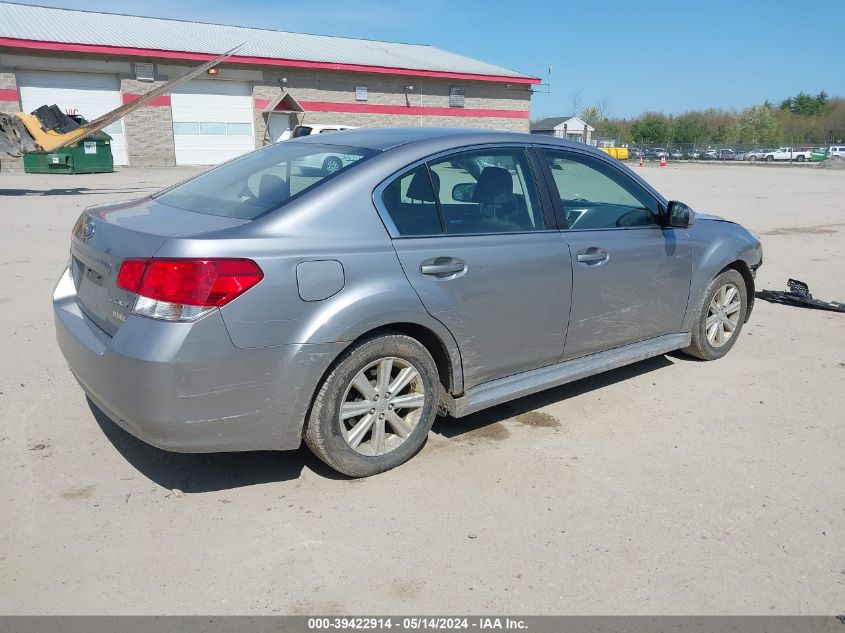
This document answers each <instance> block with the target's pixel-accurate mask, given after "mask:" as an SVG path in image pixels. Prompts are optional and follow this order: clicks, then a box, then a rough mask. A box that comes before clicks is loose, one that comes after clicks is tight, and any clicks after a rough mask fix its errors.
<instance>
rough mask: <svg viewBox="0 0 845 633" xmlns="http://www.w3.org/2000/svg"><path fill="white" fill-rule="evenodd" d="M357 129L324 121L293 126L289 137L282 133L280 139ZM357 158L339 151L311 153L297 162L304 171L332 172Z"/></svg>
mask: <svg viewBox="0 0 845 633" xmlns="http://www.w3.org/2000/svg"><path fill="white" fill-rule="evenodd" d="M354 129H357V128H356V127H355V126H352V125H339V124H334V123H326V124H316V123H315V124H314V125H297V126H296V127H295V128H293V131H292V133H291V135H290V137H288V138H285V136H284V134H283V135H282V138H281V139H280V141H283V140H289V139H292V138H302V137H305V136H312V135H315V134H329V133H331V132H340V131H342V130H354ZM355 160H357V158H356V157H355V156H351V155H347V154H341V153H334V154H329V155H325V156H323V155H317V154H313V155H310V156H307V157H305V159H304V160H302V161H300V162H299V164H298V168H299V169H300V170H301V171H302V172H303V173H304V172H315V171H321V172H323V173H325V174H333V173H334V172H336V171H339V170H340V169H342V168H343V167H344V166H346V165H349V164H351V163H353V162H355Z"/></svg>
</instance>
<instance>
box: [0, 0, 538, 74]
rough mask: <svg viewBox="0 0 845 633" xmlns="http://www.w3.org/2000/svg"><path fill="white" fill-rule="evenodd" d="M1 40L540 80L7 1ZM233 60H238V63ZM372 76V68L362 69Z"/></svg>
mask: <svg viewBox="0 0 845 633" xmlns="http://www.w3.org/2000/svg"><path fill="white" fill-rule="evenodd" d="M0 38H10V39H18V40H29V41H38V42H55V43H61V44H84V45H93V46H112V47H126V48H137V49H147V50H160V51H179V52H186V53H208V54H219V53H222V52H224V51H226V50H228V49H230V48H233V47H234V46H237V45H239V44H243V46H242V47H241V48H240V49H239V50H238V51H237V54H236V56H237V57H259V58H266V59H283V60H298V61H303V62H323V63H330V64H343V65H350V66H370V67H380V68H395V69H407V70H419V71H433V72H444V73H465V74H472V75H476V74H477V75H490V76H501V77H502V78H522V79H533V78H532V77H531V76H530V75H524V74H522V73H518V72H515V71H513V70H509V69H507V68H502V67H501V66H495V65H493V64H488V63H486V62H482V61H479V60H476V59H472V58H470V57H464V56H463V55H458V54H456V53H450V52H449V51H444V50H442V49H439V48H436V47H434V46H427V45H422V44H398V43H393V42H380V41H377V40H362V39H353V38H347V37H332V36H327V35H309V34H305V33H291V32H286V31H272V30H268V29H256V28H247V27H242V26H227V25H222V24H208V23H205V22H187V21H182V20H169V19H163V18H149V17H140V16H132V15H119V14H114V13H97V12H91V11H78V10H71V9H56V8H49V7H39V6H31V5H22V4H14V3H9V2H0ZM233 61H237V60H236V59H235V60H233ZM359 70H365V69H359Z"/></svg>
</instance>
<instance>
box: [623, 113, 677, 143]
mask: <svg viewBox="0 0 845 633" xmlns="http://www.w3.org/2000/svg"><path fill="white" fill-rule="evenodd" d="M670 131H671V130H670V127H669V123H668V121H667V119H666V116H665V115H663V114H659V113H656V112H647V113H646V114H644V115H642V116H641V117H640V118H639V119H637V120H636V121H634V123H633V125H631V137H632V138H633V139H634V141H636V142H637V143H645V144H654V143H666V142H667V141H668V140H669V136H670Z"/></svg>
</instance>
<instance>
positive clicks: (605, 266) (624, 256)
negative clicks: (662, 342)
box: [540, 148, 692, 359]
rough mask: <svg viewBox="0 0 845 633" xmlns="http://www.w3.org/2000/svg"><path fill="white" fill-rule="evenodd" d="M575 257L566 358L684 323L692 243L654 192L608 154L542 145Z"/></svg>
mask: <svg viewBox="0 0 845 633" xmlns="http://www.w3.org/2000/svg"><path fill="white" fill-rule="evenodd" d="M540 154H541V156H542V163H543V166H544V170H545V173H546V175H547V178H548V180H550V181H551V182H550V187H551V188H552V190H553V194H554V195H556V197H557V199H556V202H557V208H558V215H559V222H560V224H561V228H562V229H563V235H564V237H565V239H566V241H567V243H568V244H569V246H570V249H571V252H572V259H573V263H572V265H573V272H572V312H571V315H570V320H569V331H568V334H567V339H566V348H565V350H564V355H563V358H564V359H570V358H576V357H579V356H585V355H587V354H593V353H596V352H600V351H604V350H608V349H612V348H614V347H619V346H621V345H626V344H629V343H634V342H637V341H642V340H646V339H649V338H653V337H656V336H661V335H663V334H670V333H676V332H678V331H680V328H681V323H682V321H683V318H684V313H685V311H686V305H687V298H688V297H689V286H690V277H691V273H692V268H691V267H692V249H691V246H690V243H689V239H688V237H687V235H686V231H685V230H683V229H673V228H670V227H665V226H663V221H662V215H661V214H662V210H661V209H660V205H659V202H658V201H657V200H656V199H655V198H654V196H653V195H652V194H651V193H650V192H648V191H647V190H646V189H645V188H644V187H642V186H641V185H640V184H639V183H638V182H636V181H635V180H634V179H633V178H631V177H630V176H628V175H627V174H626V173H624V171H623V170H622V169H620V168H619V167H616V166H615V165H613V164H611V163H610V162H609V161H607V160H604V159H601V158H598V157H595V156H592V155H590V154H587V153H582V152H577V151H575V150H561V149H551V148H545V149H542V150H541V152H540Z"/></svg>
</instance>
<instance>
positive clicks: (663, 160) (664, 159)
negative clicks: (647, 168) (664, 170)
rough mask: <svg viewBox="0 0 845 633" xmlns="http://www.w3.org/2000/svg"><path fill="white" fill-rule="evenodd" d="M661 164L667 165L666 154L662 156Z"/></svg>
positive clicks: (662, 165)
mask: <svg viewBox="0 0 845 633" xmlns="http://www.w3.org/2000/svg"><path fill="white" fill-rule="evenodd" d="M660 166H661V167H666V157H665V156H661V157H660Z"/></svg>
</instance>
